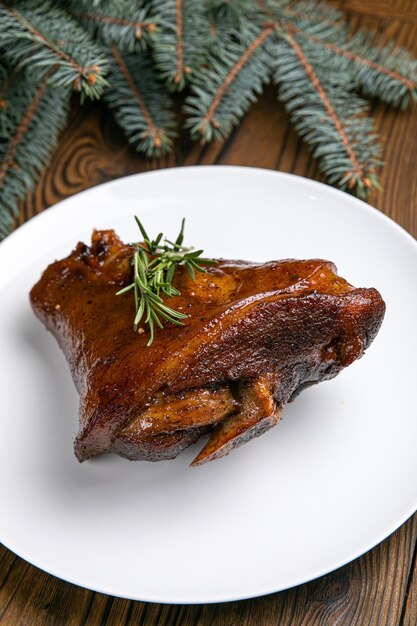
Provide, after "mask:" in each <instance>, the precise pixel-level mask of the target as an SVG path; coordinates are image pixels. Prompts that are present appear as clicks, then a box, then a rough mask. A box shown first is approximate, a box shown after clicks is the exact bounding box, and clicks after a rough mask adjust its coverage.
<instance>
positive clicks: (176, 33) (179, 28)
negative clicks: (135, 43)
mask: <svg viewBox="0 0 417 626" xmlns="http://www.w3.org/2000/svg"><path fill="white" fill-rule="evenodd" d="M154 6H155V11H156V12H157V13H158V14H159V28H158V37H157V39H156V41H155V45H154V59H155V62H156V65H157V67H158V69H159V71H160V73H161V78H163V79H164V80H165V81H166V83H167V87H168V88H169V89H170V90H172V91H180V90H182V89H184V87H185V86H186V85H187V84H188V83H189V82H190V81H191V80H193V77H194V75H195V74H196V73H197V72H198V71H199V69H200V67H201V64H202V62H203V59H204V53H205V48H206V46H207V41H208V37H209V30H210V24H209V20H208V19H207V13H206V12H205V7H204V3H203V2H189V0H154Z"/></svg>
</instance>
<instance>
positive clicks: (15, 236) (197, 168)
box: [0, 165, 417, 605]
mask: <svg viewBox="0 0 417 626" xmlns="http://www.w3.org/2000/svg"><path fill="white" fill-rule="evenodd" d="M202 170H204V171H211V172H213V171H214V170H215V172H216V173H220V172H223V173H226V172H228V171H231V170H233V171H236V172H242V170H243V171H244V172H245V173H246V172H247V171H248V170H250V171H251V172H252V173H254V174H255V175H259V174H261V175H267V176H272V177H274V178H275V179H281V180H283V179H289V180H290V181H294V179H296V180H297V181H299V182H300V184H302V185H306V186H307V187H310V189H317V190H318V192H324V193H327V194H328V193H330V194H331V195H334V196H335V198H341V197H344V199H346V196H347V197H348V198H349V200H350V201H351V202H352V204H353V205H356V207H357V209H361V210H362V211H365V212H368V213H371V214H372V215H373V216H374V217H375V218H377V219H380V220H382V221H384V222H385V223H386V224H387V225H388V226H389V227H390V228H391V229H394V230H396V231H397V232H398V234H399V235H401V236H402V237H403V238H404V239H405V240H406V241H407V242H408V244H410V245H412V246H414V247H417V240H416V239H415V238H414V237H413V236H412V235H411V234H410V233H409V232H408V231H407V230H406V229H405V228H403V227H402V226H401V225H400V224H398V223H397V222H396V221H394V220H393V219H392V218H391V217H389V216H388V215H386V214H385V213H383V212H382V211H381V210H379V209H377V208H375V207H373V206H372V205H369V204H368V203H366V202H364V201H363V200H360V199H358V198H356V197H354V196H351V195H349V194H347V193H346V192H343V191H341V190H339V189H336V188H334V187H331V186H330V185H327V184H325V183H322V182H319V181H316V180H312V179H310V178H307V177H303V176H299V175H295V174H291V173H287V172H280V171H276V170H272V169H266V168H258V167H247V166H239V165H190V166H178V167H167V168H162V169H157V170H151V171H147V172H138V173H133V174H130V175H128V176H123V177H119V178H116V179H113V180H110V181H106V182H104V183H101V184H99V185H95V186H93V187H89V188H88V189H85V190H82V191H80V192H78V193H75V194H73V195H71V196H68V197H66V198H64V199H62V200H60V201H59V202H57V203H56V204H54V205H51V206H50V207H48V209H49V208H51V209H53V211H49V210H48V209H46V210H43V211H41V212H40V213H38V214H36V215H35V216H34V217H32V218H30V219H29V220H28V221H26V222H25V223H23V224H22V225H20V226H19V227H18V228H16V229H15V230H14V231H13V232H12V233H11V234H10V235H9V236H7V237H6V238H5V239H4V240H3V241H2V242H1V243H0V261H1V260H2V258H3V256H4V255H7V252H8V250H9V248H10V246H15V245H16V243H18V242H19V238H20V237H22V235H25V236H26V233H28V232H30V230H31V229H33V225H34V223H36V224H39V225H40V226H42V223H43V222H44V221H48V220H51V219H55V216H56V215H57V214H58V213H59V212H60V210H62V209H63V208H65V207H66V205H67V204H71V202H77V199H78V196H80V195H85V194H89V193H90V194H91V193H95V192H96V191H97V190H98V189H102V188H105V187H107V186H108V185H110V186H114V185H117V184H123V183H124V181H126V179H132V178H137V177H144V176H146V177H155V176H156V177H158V176H166V175H168V176H176V175H177V173H178V172H194V173H193V174H192V175H198V173H199V172H201V171H202ZM226 175H227V174H226ZM323 188H324V189H323ZM335 210H337V206H336V207H335ZM416 251H417V250H416ZM6 284H7V283H6ZM3 288H4V286H3V287H0V289H3ZM416 511H417V501H416V503H415V504H414V505H412V506H411V509H410V510H409V511H407V512H406V513H405V514H404V515H403V516H401V518H400V520H397V521H396V522H395V523H394V524H393V525H392V526H391V527H390V528H389V530H388V531H384V532H382V533H380V535H378V536H377V537H376V539H373V540H372V541H371V542H370V543H369V545H367V547H366V548H365V549H363V550H361V551H359V552H358V551H355V550H354V551H353V553H352V554H351V555H350V556H349V557H348V558H346V560H343V562H340V561H338V562H337V563H333V565H331V566H330V567H329V568H326V569H325V570H323V569H320V568H317V569H318V570H320V571H317V572H316V574H314V575H313V576H312V575H308V576H307V577H300V578H299V579H296V580H295V581H291V583H290V584H289V585H286V586H279V587H274V588H268V589H264V590H257V591H255V592H254V593H251V594H243V595H242V594H235V595H232V596H224V597H216V598H211V599H210V598H207V597H206V596H201V597H199V598H193V599H192V600H187V599H186V598H178V597H176V598H169V597H168V598H166V597H165V598H163V599H161V598H158V597H157V596H156V595H155V596H149V597H143V596H140V594H139V595H135V596H132V595H131V594H125V593H123V591H122V590H120V589H119V590H117V589H116V588H115V586H114V587H113V588H112V589H106V588H105V586H104V587H100V586H97V585H91V583H89V582H88V581H87V580H83V577H82V576H80V577H79V578H78V579H77V578H75V577H73V576H63V575H62V574H60V573H59V568H54V567H49V566H45V565H42V564H41V563H40V560H39V559H33V558H31V557H30V556H28V555H27V554H26V553H25V550H20V549H19V548H18V549H17V550H16V549H15V547H14V545H13V541H12V542H7V543H5V542H4V540H3V539H2V538H1V537H0V543H1V544H2V545H3V546H4V547H5V548H7V549H9V550H10V551H12V552H13V553H14V554H16V555H17V556H19V557H20V558H22V559H24V560H25V561H27V562H28V563H30V564H32V565H33V566H35V567H37V568H38V569H40V570H41V571H44V572H46V573H47V574H50V575H52V576H55V577H56V578H59V579H60V580H63V581H65V582H69V583H71V584H74V585H77V586H79V587H82V588H85V589H89V590H93V591H95V592H98V593H103V594H106V595H110V596H113V597H119V598H124V599H129V600H134V601H141V602H153V603H161V604H186V605H193V604H216V603H222V602H233V601H238V600H247V599H251V598H256V597H262V596H267V595H271V594H273V593H277V592H279V591H285V590H287V589H291V588H293V587H297V586H299V585H302V584H305V583H307V582H311V581H313V580H316V579H317V578H320V577H322V576H325V575H328V574H329V573H331V572H333V571H335V570H337V569H339V568H341V567H344V566H346V565H347V564H348V563H351V562H352V561H354V560H356V559H357V558H360V557H361V556H363V555H364V554H366V553H367V552H369V551H370V550H372V549H373V548H374V547H376V546H377V545H379V544H380V543H381V542H382V541H384V540H385V539H387V538H388V537H389V536H390V535H392V534H393V533H394V532H395V531H396V530H398V529H399V528H400V527H401V526H402V525H403V524H404V523H406V522H407V520H408V519H410V518H411V517H412V516H413V515H414V513H415V512H416ZM177 595H178V594H177Z"/></svg>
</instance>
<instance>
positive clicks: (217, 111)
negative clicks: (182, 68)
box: [184, 24, 275, 142]
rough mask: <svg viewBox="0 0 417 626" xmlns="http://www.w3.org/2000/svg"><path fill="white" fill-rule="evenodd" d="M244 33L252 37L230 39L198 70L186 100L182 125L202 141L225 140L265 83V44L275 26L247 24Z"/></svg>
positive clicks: (267, 71) (267, 53)
mask: <svg viewBox="0 0 417 626" xmlns="http://www.w3.org/2000/svg"><path fill="white" fill-rule="evenodd" d="M248 30H250V32H251V35H252V36H251V38H247V40H246V42H245V43H236V42H235V41H234V40H233V39H230V41H229V42H228V46H227V50H224V49H222V51H221V54H220V55H219V54H217V53H216V52H215V51H213V52H212V54H211V57H210V62H209V64H208V67H207V69H203V70H202V71H201V73H200V76H199V79H198V81H197V80H196V83H195V85H193V86H192V89H191V95H190V96H189V97H188V98H187V99H186V104H185V107H184V110H185V111H186V112H187V113H188V114H189V118H188V121H187V123H186V125H187V126H188V127H189V128H191V134H192V135H193V136H194V137H201V139H202V141H203V142H207V141H211V140H212V139H213V138H214V139H217V140H220V139H224V138H225V137H227V136H228V134H229V133H230V131H231V129H232V127H233V126H235V125H237V123H238V122H239V120H240V119H241V117H243V115H244V114H245V112H246V111H247V109H248V108H249V105H250V104H251V102H253V101H254V100H255V99H256V95H257V94H259V93H260V92H261V91H262V89H263V85H264V84H265V83H266V82H268V80H269V76H270V69H271V54H270V51H269V49H268V47H267V43H268V38H270V36H271V35H272V34H273V33H274V31H275V26H274V25H267V26H265V27H264V28H260V27H258V26H257V25H255V24H251V25H248Z"/></svg>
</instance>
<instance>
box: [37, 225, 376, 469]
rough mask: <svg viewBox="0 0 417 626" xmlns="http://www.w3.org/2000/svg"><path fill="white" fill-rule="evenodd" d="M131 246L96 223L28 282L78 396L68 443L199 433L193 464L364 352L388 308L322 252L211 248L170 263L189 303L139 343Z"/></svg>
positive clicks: (153, 449) (116, 448)
mask: <svg viewBox="0 0 417 626" xmlns="http://www.w3.org/2000/svg"><path fill="white" fill-rule="evenodd" d="M131 255H132V248H131V246H130V245H127V244H124V243H122V242H121V241H120V239H119V238H118V237H117V235H116V234H115V233H114V231H112V230H107V231H101V232H100V231H95V232H94V233H93V237H92V243H91V246H87V245H85V244H83V243H79V244H78V245H77V247H76V248H75V250H74V251H73V252H72V253H71V254H70V256H69V257H68V258H66V259H63V260H61V261H57V262H55V263H53V264H51V265H50V266H49V267H48V268H47V269H46V270H45V272H44V274H43V275H42V277H41V279H40V280H39V282H38V283H37V284H36V285H35V286H34V287H33V289H32V291H31V294H30V299H31V303H32V307H33V310H34V311H35V313H36V315H37V316H38V317H39V318H40V319H41V320H42V322H43V323H44V324H45V326H46V327H47V328H48V329H49V330H50V331H51V332H52V333H53V334H54V336H55V337H56V339H57V341H58V343H59V345H60V346H61V348H62V350H63V351H64V353H65V355H66V358H67V360H68V363H69V365H70V368H71V372H72V376H73V379H74V382H75V385H76V387H77V389H78V392H79V394H80V397H81V401H80V416H79V419H80V428H79V433H78V436H77V438H76V440H75V454H76V456H77V458H78V459H79V460H80V461H84V460H86V459H88V458H89V457H92V456H94V455H96V454H99V453H102V452H115V453H117V454H120V455H121V456H123V457H126V458H128V459H131V460H149V461H158V460H163V459H171V458H173V457H175V456H177V455H178V453H179V452H180V451H181V450H183V449H184V448H186V447H187V446H189V445H191V444H192V443H195V442H196V441H197V440H198V439H199V438H200V437H201V436H202V435H205V434H209V439H208V441H207V443H206V444H205V446H204V447H203V449H202V450H201V452H200V453H199V454H198V455H197V457H196V458H195V460H194V461H193V463H192V465H201V464H202V463H205V462H206V461H210V460H212V459H217V458H219V457H222V456H224V455H226V454H228V453H229V452H230V451H231V450H232V449H233V448H235V447H236V446H239V445H241V444H242V443H245V442H246V441H249V440H250V439H251V438H252V437H256V436H258V435H261V434H262V433H264V432H265V431H267V430H268V429H269V428H271V427H272V426H274V425H275V424H276V423H277V422H278V421H279V419H280V416H281V413H282V410H283V407H284V405H285V404H286V403H287V402H289V401H290V400H291V399H292V398H293V397H294V396H295V395H296V394H297V393H298V392H299V391H300V390H302V389H303V388H304V387H306V386H309V385H313V384H315V383H317V382H320V381H322V380H327V379H329V378H333V377H334V376H336V374H338V373H339V372H340V371H341V370H342V369H343V368H344V367H347V366H348V365H350V364H351V363H352V362H353V361H355V360H356V359H358V358H359V357H361V356H362V354H363V352H364V350H365V349H366V348H367V347H368V346H369V345H370V343H371V342H372V340H373V339H374V337H375V335H376V334H377V332H378V329H379V327H380V325H381V322H382V319H383V317H384V311H385V305H384V302H383V300H382V298H381V296H380V294H379V293H378V291H376V290H375V289H356V288H355V287H352V286H351V285H349V283H347V282H346V281H345V280H344V279H343V278H341V277H339V276H338V275H337V274H336V268H335V266H334V265H333V263H331V262H329V261H323V260H319V259H314V260H307V261H295V260H285V261H271V262H269V263H262V264H257V263H248V262H245V261H226V260H219V261H218V262H217V263H216V265H212V266H210V267H208V268H207V272H206V273H197V275H196V277H195V280H192V279H191V277H190V276H189V274H188V273H187V272H186V271H185V270H184V268H183V267H182V266H180V267H178V269H177V271H176V274H175V285H176V287H177V288H178V290H179V291H180V292H181V295H179V296H174V297H173V298H170V299H169V304H170V306H171V303H172V306H175V309H176V310H178V311H181V312H182V313H184V314H187V316H188V317H187V319H186V320H185V322H184V326H182V327H179V326H174V325H173V324H170V323H167V324H166V325H165V326H164V328H163V330H159V329H158V332H157V333H156V334H155V338H154V341H153V343H152V345H151V346H150V347H147V341H148V331H147V330H146V329H145V328H144V327H140V328H139V331H138V332H134V330H133V328H132V318H133V317H134V304H133V301H132V299H131V298H118V299H117V298H116V297H115V292H116V291H117V290H119V289H120V288H121V287H123V286H124V285H127V284H128V283H129V281H130V280H131V274H132V265H131Z"/></svg>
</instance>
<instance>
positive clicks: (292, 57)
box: [275, 29, 381, 198]
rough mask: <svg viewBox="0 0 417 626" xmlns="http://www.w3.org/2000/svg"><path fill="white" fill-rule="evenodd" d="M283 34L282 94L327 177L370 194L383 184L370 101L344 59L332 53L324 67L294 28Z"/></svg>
mask: <svg viewBox="0 0 417 626" xmlns="http://www.w3.org/2000/svg"><path fill="white" fill-rule="evenodd" d="M282 37H283V39H282V41H281V42H280V43H279V44H278V45H277V49H276V51H275V59H276V70H275V80H276V82H277V83H278V84H279V98H280V99H281V100H282V101H283V102H284V103H285V106H286V108H287V110H288V112H289V114H290V116H291V120H292V121H293V122H294V124H295V127H296V129H297V131H298V132H299V134H300V135H301V136H302V137H303V138H304V140H305V141H306V143H307V144H308V145H309V146H310V148H311V149H312V152H313V156H314V157H315V158H317V159H318V160H319V165H320V168H321V170H322V171H323V173H324V174H325V176H326V177H327V179H328V181H329V182H330V183H331V184H336V185H337V186H339V187H340V188H342V189H344V190H348V191H352V192H354V193H356V194H357V195H359V196H360V197H363V198H366V196H367V194H368V193H369V189H370V188H371V187H372V186H377V187H378V186H379V181H378V177H377V175H376V169H377V168H378V166H379V165H380V164H381V162H380V160H379V155H380V146H379V144H378V142H377V137H376V134H375V132H374V128H373V123H372V120H371V119H370V118H368V117H366V116H365V112H366V108H367V107H366V103H365V102H364V101H363V100H361V99H360V98H358V97H357V96H356V95H355V94H353V93H352V89H353V87H354V86H355V84H354V81H352V80H351V77H350V75H349V73H346V72H345V71H344V69H345V68H344V64H345V59H344V58H343V57H342V58H337V57H336V58H333V59H332V65H331V66H327V67H326V66H325V65H324V64H323V58H322V56H321V55H320V54H319V55H316V57H314V56H313V57H312V56H311V55H309V57H307V55H306V53H305V50H304V48H303V44H302V42H301V41H300V39H301V37H299V36H298V35H297V33H296V32H294V31H293V30H291V29H289V30H287V31H286V32H285V33H282ZM310 52H311V51H310Z"/></svg>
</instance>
